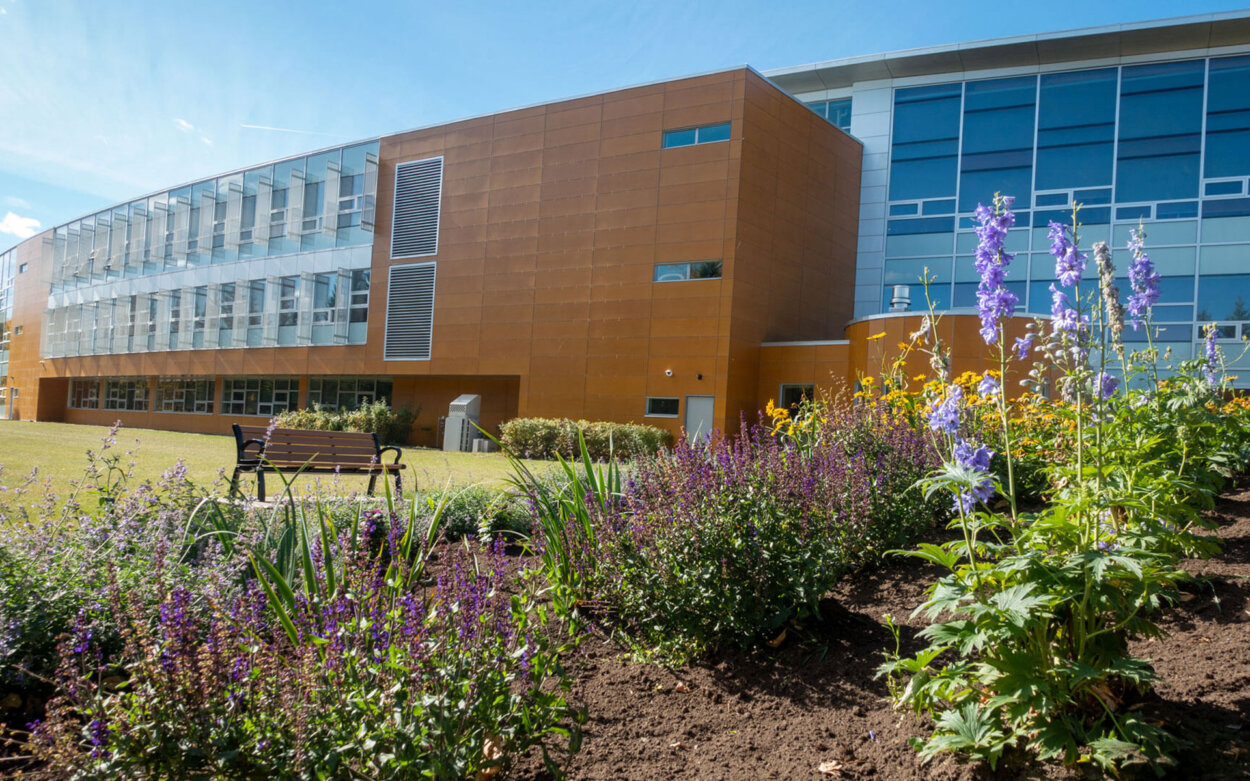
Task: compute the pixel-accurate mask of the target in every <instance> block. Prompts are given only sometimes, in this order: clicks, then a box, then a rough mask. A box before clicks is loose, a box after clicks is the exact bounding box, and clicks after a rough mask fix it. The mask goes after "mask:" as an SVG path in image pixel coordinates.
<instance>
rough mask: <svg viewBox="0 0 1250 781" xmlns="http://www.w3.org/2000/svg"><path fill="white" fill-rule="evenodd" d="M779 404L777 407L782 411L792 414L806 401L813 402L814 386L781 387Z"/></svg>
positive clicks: (814, 395)
mask: <svg viewBox="0 0 1250 781" xmlns="http://www.w3.org/2000/svg"><path fill="white" fill-rule="evenodd" d="M779 395H780V398H781V403H780V404H779V405H777V406H779V407H781V408H782V409H788V410H790V412H791V413H792V414H793V413H794V412H796V411H797V410H798V409H799V405H801V404H802V403H803V401H804V400H806V401H813V400H814V399H815V398H816V386H815V385H782V386H781V393H780V394H779Z"/></svg>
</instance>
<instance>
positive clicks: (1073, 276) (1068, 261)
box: [1050, 221, 1089, 287]
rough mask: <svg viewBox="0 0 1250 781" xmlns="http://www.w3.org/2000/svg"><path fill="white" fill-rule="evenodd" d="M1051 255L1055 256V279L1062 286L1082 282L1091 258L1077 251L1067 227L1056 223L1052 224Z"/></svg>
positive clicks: (1070, 285)
mask: <svg viewBox="0 0 1250 781" xmlns="http://www.w3.org/2000/svg"><path fill="white" fill-rule="evenodd" d="M1050 254H1051V255H1054V256H1055V278H1056V279H1058V280H1059V284H1060V285H1061V286H1063V287H1072V286H1073V285H1075V284H1076V283H1077V282H1079V281H1080V280H1081V275H1082V274H1084V273H1085V261H1086V259H1087V258H1088V257H1089V256H1088V255H1086V254H1085V253H1083V252H1077V251H1076V245H1075V244H1073V243H1072V232H1071V230H1070V229H1069V228H1068V226H1067V225H1064V224H1062V223H1058V222H1054V221H1052V222H1051V223H1050Z"/></svg>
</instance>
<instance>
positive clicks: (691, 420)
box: [686, 396, 716, 442]
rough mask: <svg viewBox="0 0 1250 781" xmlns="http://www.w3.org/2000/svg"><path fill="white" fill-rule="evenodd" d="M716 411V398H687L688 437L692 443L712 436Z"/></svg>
mask: <svg viewBox="0 0 1250 781" xmlns="http://www.w3.org/2000/svg"><path fill="white" fill-rule="evenodd" d="M715 409H716V397H715V396H687V397H686V437H687V438H689V440H690V441H691V442H695V441H696V440H699V439H707V438H708V437H709V436H711V434H712V429H713V428H714V427H715V423H714V420H715V418H714V417H713V416H714V413H715Z"/></svg>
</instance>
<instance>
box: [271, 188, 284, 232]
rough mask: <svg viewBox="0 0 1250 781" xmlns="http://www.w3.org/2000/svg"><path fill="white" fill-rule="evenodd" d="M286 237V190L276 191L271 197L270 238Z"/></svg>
mask: <svg viewBox="0 0 1250 781" xmlns="http://www.w3.org/2000/svg"><path fill="white" fill-rule="evenodd" d="M283 236H286V188H282V189H280V190H278V189H275V190H274V191H273V192H272V193H270V195H269V237H270V238H271V239H273V238H281V237H283Z"/></svg>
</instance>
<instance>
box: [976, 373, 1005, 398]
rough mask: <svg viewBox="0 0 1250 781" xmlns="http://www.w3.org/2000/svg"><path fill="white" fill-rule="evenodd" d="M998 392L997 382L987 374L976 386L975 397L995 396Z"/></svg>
mask: <svg viewBox="0 0 1250 781" xmlns="http://www.w3.org/2000/svg"><path fill="white" fill-rule="evenodd" d="M999 390H1000V387H999V384H998V380H996V379H994V378H993V377H992V376H991V375H989V374H986V375H985V376H984V377H982V378H981V382H980V383H978V384H977V395H980V396H997V395H998V391H999Z"/></svg>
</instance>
